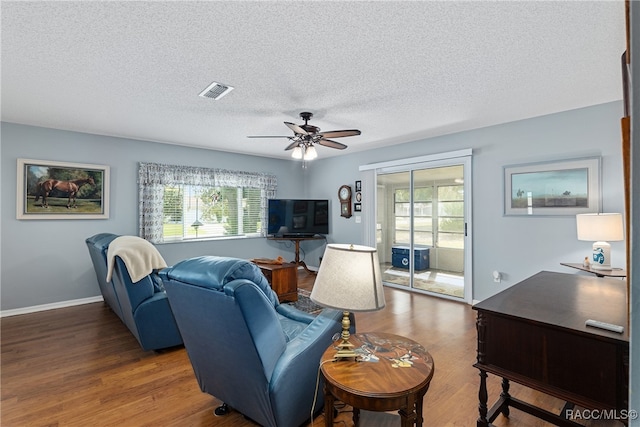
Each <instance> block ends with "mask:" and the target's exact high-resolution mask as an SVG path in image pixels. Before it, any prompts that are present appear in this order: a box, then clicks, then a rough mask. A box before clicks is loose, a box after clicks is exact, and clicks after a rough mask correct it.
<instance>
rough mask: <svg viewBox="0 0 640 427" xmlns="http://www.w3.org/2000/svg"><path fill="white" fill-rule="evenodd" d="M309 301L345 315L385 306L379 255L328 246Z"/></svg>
mask: <svg viewBox="0 0 640 427" xmlns="http://www.w3.org/2000/svg"><path fill="white" fill-rule="evenodd" d="M311 300H312V301H313V302H315V303H316V304H319V305H322V306H324V307H330V308H335V309H338V310H346V311H374V310H379V309H381V308H383V307H384V306H385V300H384V288H383V286H382V276H381V275H380V263H379V262H378V252H377V251H376V249H375V248H370V247H367V246H358V245H343V244H329V245H327V248H326V249H325V251H324V255H323V257H322V263H321V264H320V269H319V270H318V276H317V277H316V280H315V283H314V285H313V290H312V291H311Z"/></svg>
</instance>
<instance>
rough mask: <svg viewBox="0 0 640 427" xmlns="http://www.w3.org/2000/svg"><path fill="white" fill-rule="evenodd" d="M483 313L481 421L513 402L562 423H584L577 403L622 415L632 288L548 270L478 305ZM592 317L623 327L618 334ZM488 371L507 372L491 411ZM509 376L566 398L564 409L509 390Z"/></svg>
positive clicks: (506, 413) (480, 317)
mask: <svg viewBox="0 0 640 427" xmlns="http://www.w3.org/2000/svg"><path fill="white" fill-rule="evenodd" d="M473 309H474V310H477V312H478V318H477V330H478V362H477V363H476V364H475V365H474V366H475V367H476V368H478V369H479V370H480V391H479V393H478V397H479V400H480V404H479V407H478V408H479V412H480V417H479V418H478V422H477V425H478V426H482V427H485V426H490V425H491V422H493V420H495V419H496V418H497V417H498V416H499V415H500V414H503V415H504V416H509V407H513V408H516V409H519V410H522V411H525V412H527V413H529V414H532V415H535V416H536V417H539V418H541V419H543V420H545V421H547V422H550V423H554V424H556V425H559V426H578V424H576V423H574V422H573V421H570V420H568V419H567V418H566V417H565V416H563V415H564V414H566V410H567V409H570V408H571V405H574V404H575V405H579V406H580V407H583V408H586V409H592V410H593V409H604V410H614V411H618V412H617V413H618V414H622V413H623V411H626V410H627V409H628V408H627V404H628V385H629V333H628V327H627V298H626V287H625V286H620V281H619V280H614V279H607V278H596V277H590V276H581V275H577V274H564V273H553V272H548V271H542V272H540V273H538V274H535V275H534V276H531V277H530V278H528V279H526V280H524V281H522V282H520V283H518V284H516V285H513V286H512V287H510V288H508V289H506V290H504V291H502V292H500V293H498V294H496V295H494V296H493V297H491V298H488V299H486V300H484V301H482V302H480V303H478V304H476V305H475V306H474V307H473ZM587 319H594V320H599V321H602V322H607V323H613V324H617V325H622V326H624V327H625V330H624V333H622V334H618V333H615V332H609V331H606V330H603V329H597V328H593V327H588V326H585V321H586V320H587ZM487 373H491V374H494V375H498V376H500V377H502V379H503V380H502V394H501V395H500V398H499V400H498V401H497V402H496V404H495V405H493V407H492V408H491V409H490V410H487V400H488V394H487V385H486V379H487ZM509 381H515V382H517V383H519V384H522V385H524V386H527V387H530V388H533V389H535V390H538V391H541V392H543V393H546V394H549V395H552V396H555V397H557V398H559V399H562V400H564V401H566V402H568V405H567V406H565V409H563V411H562V413H561V414H553V413H551V412H549V411H546V410H543V409H540V408H537V407H535V406H533V405H531V404H529V403H526V402H523V401H521V400H518V399H516V398H514V397H512V396H511V395H509Z"/></svg>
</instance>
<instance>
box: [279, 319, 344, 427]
mask: <svg viewBox="0 0 640 427" xmlns="http://www.w3.org/2000/svg"><path fill="white" fill-rule="evenodd" d="M341 330H342V312H341V311H339V310H333V309H325V310H323V311H322V312H321V313H320V314H319V315H318V316H316V318H315V319H314V321H313V322H311V324H310V325H309V326H307V328H306V329H305V330H304V331H302V332H301V333H300V334H299V335H298V336H297V337H295V338H294V339H293V340H291V341H290V342H289V343H288V344H287V348H286V349H285V351H284V353H283V354H282V356H281V357H280V359H279V360H278V362H277V364H276V366H275V369H274V370H273V375H272V376H271V380H270V382H269V389H270V393H269V394H270V396H271V398H272V401H271V403H272V405H273V407H274V414H275V417H276V420H277V421H278V420H286V419H289V418H292V417H293V414H294V413H297V412H298V411H300V410H302V411H303V415H305V417H306V418H302V419H301V420H300V422H301V423H302V422H303V421H304V420H305V419H307V418H308V416H309V413H308V411H307V408H308V409H310V408H311V402H312V401H313V397H314V394H315V388H316V379H317V375H318V369H319V367H320V358H321V357H322V354H323V353H324V352H325V350H326V349H327V348H328V347H329V346H330V345H331V343H332V342H333V337H334V336H336V335H337V334H339V333H340V331H341ZM310 366H316V367H318V369H309V367H310ZM319 396H320V397H319V398H318V399H319V403H321V402H322V397H321V396H322V392H321V391H320V392H319Z"/></svg>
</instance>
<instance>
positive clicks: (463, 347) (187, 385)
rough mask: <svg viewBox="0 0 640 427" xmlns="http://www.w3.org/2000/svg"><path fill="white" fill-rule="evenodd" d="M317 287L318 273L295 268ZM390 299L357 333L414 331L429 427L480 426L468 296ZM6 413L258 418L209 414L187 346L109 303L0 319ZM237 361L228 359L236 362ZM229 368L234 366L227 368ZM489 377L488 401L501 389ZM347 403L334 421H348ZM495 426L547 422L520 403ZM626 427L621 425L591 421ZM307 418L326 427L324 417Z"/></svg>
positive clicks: (90, 419) (20, 426)
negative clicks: (422, 352) (165, 340)
mask: <svg viewBox="0 0 640 427" xmlns="http://www.w3.org/2000/svg"><path fill="white" fill-rule="evenodd" d="M299 286H300V287H301V288H305V289H311V288H312V286H313V276H310V275H307V274H306V273H305V272H304V271H301V272H300V274H299ZM385 295H386V300H387V306H386V307H385V309H383V310H381V311H378V312H369V313H358V314H357V315H356V322H357V329H358V330H359V331H381V332H389V333H395V334H399V335H404V336H407V337H410V338H411V339H413V340H415V341H418V342H419V343H421V344H422V345H423V346H424V347H425V348H426V349H427V350H428V351H429V352H430V353H431V355H432V356H433V358H434V360H435V366H436V369H435V374H434V377H433V380H432V382H431V387H430V389H429V391H428V392H427V394H426V396H425V401H424V417H425V426H434V427H448V426H464V427H469V426H475V424H476V419H477V417H478V409H477V407H478V399H477V395H478V384H479V376H478V371H477V370H476V369H475V368H473V366H472V364H473V363H474V362H475V357H476V331H475V312H474V311H473V310H472V309H471V307H470V306H468V305H465V304H463V303H459V302H454V301H447V300H441V299H437V298H434V297H430V296H425V295H416V294H411V293H408V292H406V291H403V290H398V289H391V288H387V289H386V291H385ZM0 321H1V328H2V353H1V356H2V360H1V386H2V390H1V396H2V397H1V405H2V407H1V410H2V411H1V415H0V424H1V425H2V426H3V427H24V426H83V427H84V426H181V427H185V426H200V427H205V426H220V427H227V426H229V427H230V426H234V427H245V426H246V427H250V426H255V424H254V423H253V422H251V421H250V420H247V419H245V418H244V417H243V416H242V415H241V414H238V413H237V412H231V413H230V414H229V415H226V416H223V417H216V416H214V415H213V409H214V408H215V407H217V406H218V405H219V404H220V403H221V402H220V401H219V400H217V399H216V398H214V397H211V396H209V395H208V394H205V393H202V392H201V391H200V389H199V387H198V384H197V383H196V379H195V377H194V374H193V371H192V369H191V365H190V363H189V360H188V357H187V355H186V352H185V350H184V348H182V347H180V348H174V349H170V350H166V351H162V352H159V353H156V352H145V351H142V350H141V348H140V346H139V345H138V343H137V342H136V340H135V338H134V337H133V336H132V335H131V334H130V333H129V331H128V330H127V328H126V327H125V326H124V325H123V324H122V322H121V321H120V320H119V319H118V318H117V316H116V315H115V314H113V313H112V312H111V311H110V310H109V309H108V308H107V306H106V305H104V304H103V303H94V304H86V305H82V306H76V307H69V308H64V309H58V310H51V311H46V312H40V313H33V314H26V315H21V316H13V317H6V318H2V319H1V320H0ZM230 362H232V361H230ZM232 368H233V366H231V369H232ZM499 390H500V383H499V380H498V379H497V378H494V377H492V376H490V377H489V393H490V402H491V403H492V402H493V401H494V400H495V399H496V398H497V397H498V395H499V393H500V391H499ZM511 391H512V394H513V395H514V396H516V397H519V398H521V399H523V400H527V401H529V402H532V403H535V404H537V405H540V406H542V407H544V408H546V409H549V410H553V411H556V412H559V410H560V408H561V406H562V403H563V402H561V401H559V400H557V399H554V398H550V397H548V396H544V395H542V394H540V393H536V392H533V391H531V390H528V389H526V388H523V387H520V386H518V385H517V384H513V385H512V387H511ZM347 409H348V408H346V409H342V410H341V411H342V412H341V413H340V414H339V416H338V418H337V424H338V425H343V426H351V425H352V423H351V414H350V413H349V412H348V411H347ZM399 422H400V421H399V416H398V415H396V414H390V413H365V414H363V416H362V418H361V423H360V425H362V426H365V427H386V426H398V425H399ZM494 424H495V426H497V427H500V426H522V427H541V426H547V425H549V424H547V423H544V422H542V421H539V420H537V419H535V418H533V417H531V416H529V415H527V414H524V413H522V412H519V411H517V410H512V411H511V416H510V418H509V419H506V418H504V417H502V416H500V417H498V419H497V420H496V422H495V423H494ZM585 425H620V424H602V423H600V424H585ZM309 426H314V427H321V426H324V418H323V416H322V415H321V416H319V417H317V418H316V419H315V420H314V422H313V424H309Z"/></svg>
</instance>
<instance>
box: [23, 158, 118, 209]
mask: <svg viewBox="0 0 640 427" xmlns="http://www.w3.org/2000/svg"><path fill="white" fill-rule="evenodd" d="M17 170H18V179H17V183H18V188H17V198H16V199H17V203H16V205H17V209H16V214H17V218H18V219H106V218H109V166H103V165H93V164H82V163H67V162H54V161H48V160H32V159H18V169H17Z"/></svg>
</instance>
